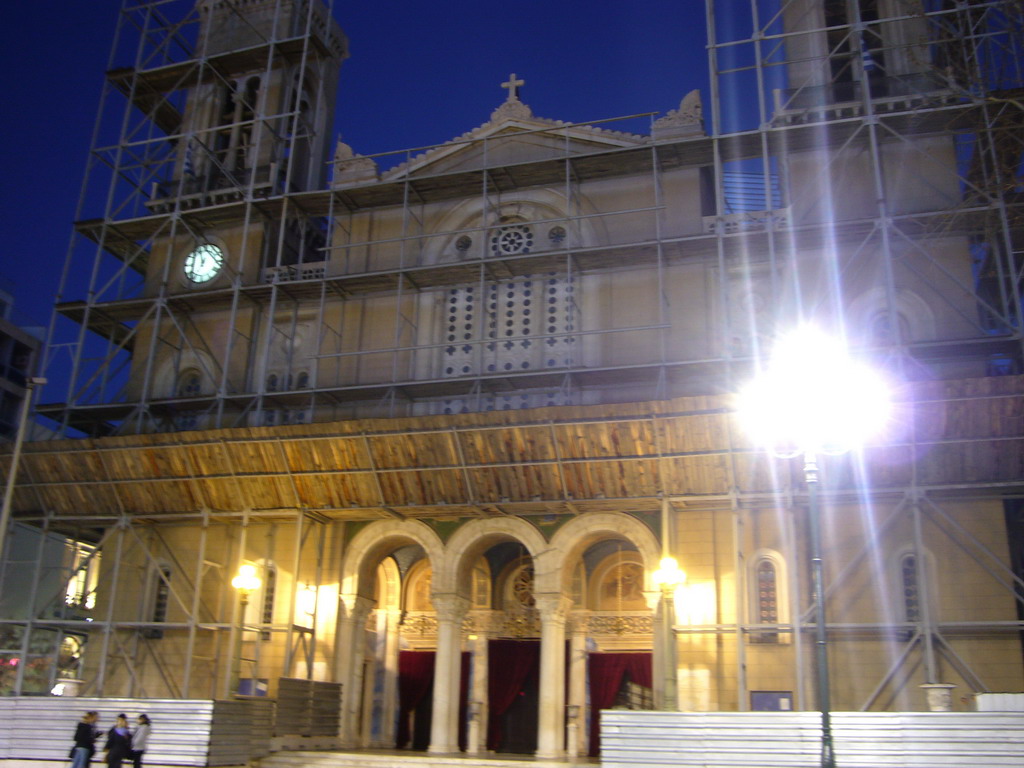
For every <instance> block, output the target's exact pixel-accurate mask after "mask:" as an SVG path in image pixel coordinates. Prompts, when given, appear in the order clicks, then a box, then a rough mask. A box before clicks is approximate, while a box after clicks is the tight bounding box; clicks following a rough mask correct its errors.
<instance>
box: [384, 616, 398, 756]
mask: <svg viewBox="0 0 1024 768" xmlns="http://www.w3.org/2000/svg"><path fill="white" fill-rule="evenodd" d="M386 616H387V618H386V620H385V621H386V624H385V630H384V631H385V633H386V634H385V636H384V658H383V659H381V660H380V663H381V664H382V665H383V668H384V691H383V702H382V706H381V728H380V736H379V738H380V743H379V745H378V746H380V747H383V748H386V749H393V748H394V746H395V738H396V736H397V734H396V733H395V727H396V723H397V721H396V718H397V716H398V651H399V644H398V639H399V636H398V632H399V629H398V627H399V623H400V622H401V619H402V612H401V611H397V610H389V611H387V612H386Z"/></svg>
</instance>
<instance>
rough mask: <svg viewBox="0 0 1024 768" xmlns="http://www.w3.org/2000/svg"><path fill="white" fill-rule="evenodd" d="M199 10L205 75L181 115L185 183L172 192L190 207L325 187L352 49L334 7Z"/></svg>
mask: <svg viewBox="0 0 1024 768" xmlns="http://www.w3.org/2000/svg"><path fill="white" fill-rule="evenodd" d="M196 10H197V12H198V16H199V24H198V30H197V39H196V47H195V54H196V55H195V60H196V65H197V69H198V72H197V73H196V77H195V78H194V81H193V82H192V83H191V84H190V87H189V88H188V89H187V99H186V105H185V110H184V114H183V116H182V131H181V137H180V139H179V158H178V163H177V166H176V172H175V179H174V181H177V182H179V184H178V189H177V190H175V189H174V184H173V182H172V184H170V185H168V186H169V187H170V189H168V190H167V191H169V192H170V193H171V196H172V197H173V196H178V197H181V198H182V201H181V202H182V204H184V205H186V206H191V205H192V204H194V203H195V202H199V203H200V204H201V203H202V202H203V201H204V200H208V199H210V198H213V199H217V200H224V199H226V198H229V197H231V196H234V195H238V194H245V193H246V191H247V190H251V191H252V192H253V193H255V194H258V195H260V196H267V195H274V194H282V193H287V192H298V191H307V190H314V189H320V188H322V187H323V186H324V182H325V175H326V168H327V165H326V163H327V161H328V153H329V150H330V146H329V144H330V142H329V138H330V135H331V123H332V118H333V114H334V100H335V93H336V91H337V85H338V69H339V67H340V64H341V62H342V60H343V59H344V58H345V56H346V55H347V53H346V51H347V41H346V39H345V36H344V34H343V33H342V32H341V30H340V28H339V27H338V26H337V24H336V23H335V22H334V20H333V19H332V18H331V16H330V14H329V12H328V9H327V8H326V7H325V6H324V4H323V3H322V2H320V0H251V1H247V2H237V1H236V2H228V1H227V0H200V1H199V2H198V3H197V6H196ZM311 49H313V51H314V52H315V55H310V50H311ZM196 195H198V196H200V198H202V199H200V200H198V201H196V200H192V199H190V198H191V196H196Z"/></svg>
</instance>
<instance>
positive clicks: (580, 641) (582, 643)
mask: <svg viewBox="0 0 1024 768" xmlns="http://www.w3.org/2000/svg"><path fill="white" fill-rule="evenodd" d="M589 618H590V613H589V612H584V611H576V612H574V613H573V614H572V624H571V629H570V632H571V635H570V637H571V639H570V649H569V706H570V707H575V710H574V711H575V712H576V720H575V723H572V722H570V723H569V727H567V729H566V741H567V744H566V752H567V753H568V756H569V757H570V758H572V757H576V756H577V755H586V754H587V748H588V747H589V745H590V739H589V736H590V734H588V733H587V732H586V728H585V727H584V725H585V724H586V722H587V718H586V709H587V630H588V624H587V622H588V619H589ZM573 725H575V728H573V727H572V726H573ZM574 735H575V739H574V740H573V736H574Z"/></svg>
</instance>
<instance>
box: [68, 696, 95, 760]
mask: <svg viewBox="0 0 1024 768" xmlns="http://www.w3.org/2000/svg"><path fill="white" fill-rule="evenodd" d="M98 719H99V714H97V713H96V712H94V711H92V710H90V711H88V712H86V713H85V714H84V715H82V720H81V722H79V723H78V725H77V726H76V727H75V746H73V747H72V748H71V755H70V757H71V768H89V761H90V760H92V756H93V754H94V753H95V752H96V736H97V735H98V734H97V732H96V721H97V720H98Z"/></svg>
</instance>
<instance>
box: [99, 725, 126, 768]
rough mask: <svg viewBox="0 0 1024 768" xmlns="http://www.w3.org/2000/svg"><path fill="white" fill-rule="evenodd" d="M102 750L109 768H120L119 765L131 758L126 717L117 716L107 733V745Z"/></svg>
mask: <svg viewBox="0 0 1024 768" xmlns="http://www.w3.org/2000/svg"><path fill="white" fill-rule="evenodd" d="M103 749H104V751H105V752H106V753H107V754H106V760H107V765H108V766H110V768H121V763H122V762H123V761H125V760H128V759H129V758H131V756H132V735H131V732H130V731H129V730H128V716H127V715H125V714H124V713H121V714H120V715H118V716H117V722H115V723H114V727H113V728H111V729H110V730H109V731H107V743H106V745H105V746H104V747H103Z"/></svg>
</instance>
